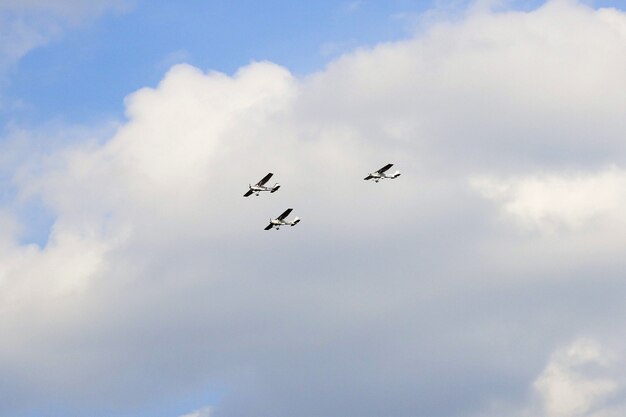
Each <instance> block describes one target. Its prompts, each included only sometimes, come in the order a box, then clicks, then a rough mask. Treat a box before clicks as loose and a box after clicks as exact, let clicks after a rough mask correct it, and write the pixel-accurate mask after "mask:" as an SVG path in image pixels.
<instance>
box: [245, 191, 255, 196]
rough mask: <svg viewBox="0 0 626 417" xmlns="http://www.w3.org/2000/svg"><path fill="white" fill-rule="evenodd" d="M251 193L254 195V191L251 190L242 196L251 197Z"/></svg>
mask: <svg viewBox="0 0 626 417" xmlns="http://www.w3.org/2000/svg"><path fill="white" fill-rule="evenodd" d="M252 193H254V191H252V190H248V192H247V193H245V194H244V195H243V196H244V197H250V196H251V195H252Z"/></svg>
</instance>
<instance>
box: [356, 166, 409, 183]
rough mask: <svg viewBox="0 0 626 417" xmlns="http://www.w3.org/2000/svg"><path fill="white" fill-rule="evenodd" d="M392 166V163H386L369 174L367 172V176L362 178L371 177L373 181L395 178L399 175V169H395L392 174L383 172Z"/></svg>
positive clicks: (369, 178) (367, 178)
mask: <svg viewBox="0 0 626 417" xmlns="http://www.w3.org/2000/svg"><path fill="white" fill-rule="evenodd" d="M392 166H393V164H387V165H385V166H384V167H382V168H381V169H379V170H378V171H376V172H372V173H370V174H367V177H365V178H363V179H364V180H366V181H367V180H371V179H373V180H374V182H378V181H380V180H383V179H395V178H398V177H399V176H400V171H396V172H394V173H393V175H387V174H385V172H387V170H388V169H389V168H391V167H392Z"/></svg>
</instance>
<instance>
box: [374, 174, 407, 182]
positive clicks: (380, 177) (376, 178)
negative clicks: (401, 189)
mask: <svg viewBox="0 0 626 417" xmlns="http://www.w3.org/2000/svg"><path fill="white" fill-rule="evenodd" d="M399 176H400V172H396V173H394V174H393V175H387V174H385V173H381V172H371V173H370V174H369V175H368V177H369V178H367V179H370V180H374V182H378V181H380V180H384V179H391V180H392V179H395V178H398V177H399Z"/></svg>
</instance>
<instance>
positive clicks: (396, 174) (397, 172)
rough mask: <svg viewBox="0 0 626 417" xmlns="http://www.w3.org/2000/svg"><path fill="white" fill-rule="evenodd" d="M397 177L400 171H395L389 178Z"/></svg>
mask: <svg viewBox="0 0 626 417" xmlns="http://www.w3.org/2000/svg"><path fill="white" fill-rule="evenodd" d="M399 176H400V171H396V172H394V173H393V175H392V176H391V178H398V177H399Z"/></svg>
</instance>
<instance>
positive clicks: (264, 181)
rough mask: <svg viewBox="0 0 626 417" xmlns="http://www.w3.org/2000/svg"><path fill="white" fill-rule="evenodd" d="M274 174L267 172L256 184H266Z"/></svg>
mask: <svg viewBox="0 0 626 417" xmlns="http://www.w3.org/2000/svg"><path fill="white" fill-rule="evenodd" d="M272 175H274V174H272V173H271V172H270V173H269V174H267V175H266V176H264V177H263V179H262V180H261V181H259V182H257V183H256V185H263V184H265V183H266V182H268V181H269V179H270V178H272Z"/></svg>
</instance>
